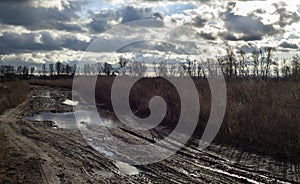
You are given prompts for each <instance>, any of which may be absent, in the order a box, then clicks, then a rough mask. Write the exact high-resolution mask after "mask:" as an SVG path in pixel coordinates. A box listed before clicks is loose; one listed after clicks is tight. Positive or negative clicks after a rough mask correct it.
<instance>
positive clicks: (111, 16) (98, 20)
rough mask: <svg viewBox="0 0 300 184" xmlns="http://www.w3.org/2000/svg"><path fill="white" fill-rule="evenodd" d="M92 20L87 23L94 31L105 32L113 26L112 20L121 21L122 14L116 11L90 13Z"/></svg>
mask: <svg viewBox="0 0 300 184" xmlns="http://www.w3.org/2000/svg"><path fill="white" fill-rule="evenodd" d="M90 17H91V18H92V21H91V22H90V23H89V24H88V25H87V27H89V28H90V30H91V31H92V32H96V33H99V32H104V31H106V30H107V29H110V28H111V27H112V25H111V23H110V22H111V21H119V20H120V15H118V13H117V12H114V11H108V12H101V13H97V14H94V13H90Z"/></svg>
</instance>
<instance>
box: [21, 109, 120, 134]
mask: <svg viewBox="0 0 300 184" xmlns="http://www.w3.org/2000/svg"><path fill="white" fill-rule="evenodd" d="M98 116H99V115H98V113H92V112H90V111H79V112H78V113H77V114H76V118H77V121H78V122H80V124H77V121H76V119H75V113H74V112H65V113H52V112H43V113H40V114H36V115H33V116H27V117H25V119H26V120H29V121H41V122H42V121H51V122H53V123H54V125H55V128H62V129H68V130H79V128H78V126H83V127H86V126H87V125H89V124H91V125H92V124H96V125H98V126H99V125H100V126H106V127H110V128H117V127H119V125H118V123H116V121H115V119H114V118H115V117H114V116H113V115H110V116H109V115H108V114H107V113H106V115H105V117H103V116H102V115H100V117H101V122H98V120H99V117H98Z"/></svg>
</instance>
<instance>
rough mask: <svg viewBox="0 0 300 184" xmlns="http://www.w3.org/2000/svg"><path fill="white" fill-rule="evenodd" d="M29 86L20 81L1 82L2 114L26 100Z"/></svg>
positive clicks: (0, 103)
mask: <svg viewBox="0 0 300 184" xmlns="http://www.w3.org/2000/svg"><path fill="white" fill-rule="evenodd" d="M28 93H29V84H28V83H27V82H26V81H20V80H3V79H2V80H1V82H0V95H1V96H0V113H2V112H3V111H5V110H7V109H9V108H13V107H15V106H17V105H18V104H20V103H21V102H22V101H24V100H25V99H26V96H27V94H28Z"/></svg>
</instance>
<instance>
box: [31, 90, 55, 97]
mask: <svg viewBox="0 0 300 184" xmlns="http://www.w3.org/2000/svg"><path fill="white" fill-rule="evenodd" d="M37 97H40V98H51V94H50V91H47V92H44V93H42V94H41V95H39V96H32V98H37Z"/></svg>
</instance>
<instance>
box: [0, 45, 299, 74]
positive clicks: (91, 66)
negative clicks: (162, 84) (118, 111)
mask: <svg viewBox="0 0 300 184" xmlns="http://www.w3.org/2000/svg"><path fill="white" fill-rule="evenodd" d="M274 51H275V49H274V48H273V47H265V48H262V49H258V50H255V51H253V52H252V53H246V52H244V51H242V50H237V51H234V50H233V49H232V48H231V47H228V48H227V54H226V55H225V56H216V57H215V60H214V59H206V60H203V59H202V58H198V59H190V58H189V57H187V58H186V59H184V60H183V61H181V62H176V63H175V62H173V63H170V62H167V61H162V62H153V63H146V62H144V61H136V60H132V59H127V58H124V57H120V58H119V61H118V64H117V65H116V66H113V65H111V64H109V63H107V62H104V63H100V62H97V63H86V64H83V65H80V66H77V65H76V64H74V65H70V64H65V63H62V62H56V63H51V64H49V65H46V64H43V65H42V66H41V67H40V68H37V67H28V66H18V67H14V66H11V65H2V66H0V76H19V77H21V78H24V79H28V78H30V77H33V76H34V75H37V74H38V76H39V77H46V76H47V77H50V78H51V77H63V76H74V75H75V74H77V75H85V76H89V75H103V76H111V75H129V76H138V77H143V76H154V77H164V76H178V77H182V76H191V77H203V78H207V77H216V76H220V75H224V76H225V77H226V78H262V79H268V78H285V79H287V78H292V79H295V80H298V79H299V78H300V56H299V55H294V56H293V57H291V58H289V59H284V60H283V61H280V60H279V59H277V58H274Z"/></svg>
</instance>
